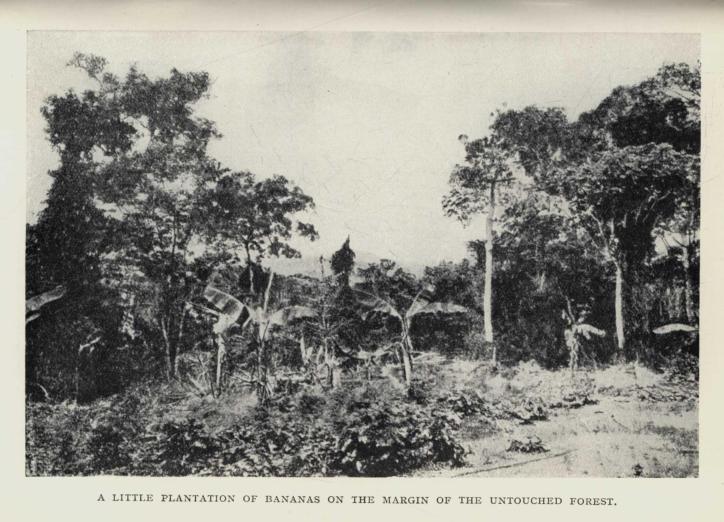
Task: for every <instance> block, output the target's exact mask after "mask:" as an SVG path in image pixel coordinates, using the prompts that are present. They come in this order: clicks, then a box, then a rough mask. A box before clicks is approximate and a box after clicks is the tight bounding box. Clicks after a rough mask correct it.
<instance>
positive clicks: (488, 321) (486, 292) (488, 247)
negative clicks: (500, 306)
mask: <svg viewBox="0 0 724 522" xmlns="http://www.w3.org/2000/svg"><path fill="white" fill-rule="evenodd" d="M494 213H495V185H494V184H493V185H491V187H490V208H489V209H488V216H487V219H486V222H485V236H486V237H485V281H484V283H485V284H484V287H483V332H484V335H485V342H486V343H488V344H489V345H490V346H492V348H493V354H492V360H493V363H495V362H496V353H495V344H493V340H494V339H493V240H494V231H493V219H494Z"/></svg>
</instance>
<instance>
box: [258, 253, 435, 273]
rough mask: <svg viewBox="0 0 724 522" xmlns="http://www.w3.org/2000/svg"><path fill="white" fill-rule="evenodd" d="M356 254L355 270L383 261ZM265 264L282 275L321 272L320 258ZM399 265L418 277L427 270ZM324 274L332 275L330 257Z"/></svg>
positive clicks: (327, 258)
mask: <svg viewBox="0 0 724 522" xmlns="http://www.w3.org/2000/svg"><path fill="white" fill-rule="evenodd" d="M355 253H356V258H355V268H360V267H365V266H368V265H370V264H372V263H377V262H379V261H380V259H382V258H381V257H380V256H376V255H375V254H371V253H369V252H355ZM264 264H265V265H266V266H268V267H271V268H272V269H273V270H274V271H275V272H277V273H279V274H282V275H296V274H301V275H306V276H314V277H319V276H320V272H321V267H320V264H319V257H300V258H294V259H287V258H269V259H266V260H265V261H264ZM398 265H399V266H401V267H402V268H404V269H405V270H407V271H408V272H412V273H413V274H415V275H418V276H419V275H422V273H423V271H424V270H425V265H423V264H419V263H398ZM324 273H325V274H331V273H332V269H331V268H330V266H329V256H325V258H324Z"/></svg>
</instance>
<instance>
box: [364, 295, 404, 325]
mask: <svg viewBox="0 0 724 522" xmlns="http://www.w3.org/2000/svg"><path fill="white" fill-rule="evenodd" d="M359 302H360V303H361V304H362V305H363V306H365V307H366V308H368V310H367V311H366V312H365V313H364V314H363V315H362V317H363V319H367V318H368V317H369V316H371V315H374V314H385V315H391V316H393V317H397V318H399V319H401V316H400V312H398V311H397V309H396V308H395V307H394V306H393V305H392V304H391V303H388V302H387V301H385V300H384V299H382V298H380V297H376V296H373V295H369V294H365V295H364V298H363V299H360V301H359Z"/></svg>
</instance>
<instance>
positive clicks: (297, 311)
mask: <svg viewBox="0 0 724 522" xmlns="http://www.w3.org/2000/svg"><path fill="white" fill-rule="evenodd" d="M313 317H317V312H316V311H315V310H314V309H312V308H309V307H308V306H287V307H285V308H282V309H281V310H277V311H276V312H274V313H272V314H271V315H270V316H269V324H270V325H278V326H286V325H288V324H289V323H291V322H292V321H296V320H297V319H311V318H313Z"/></svg>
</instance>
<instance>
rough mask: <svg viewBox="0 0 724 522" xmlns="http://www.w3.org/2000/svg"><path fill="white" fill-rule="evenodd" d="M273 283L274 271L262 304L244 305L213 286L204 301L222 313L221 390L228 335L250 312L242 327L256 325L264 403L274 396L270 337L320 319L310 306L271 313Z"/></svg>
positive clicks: (260, 392)
mask: <svg viewBox="0 0 724 522" xmlns="http://www.w3.org/2000/svg"><path fill="white" fill-rule="evenodd" d="M273 280H274V272H271V271H270V272H269V278H268V281H267V287H266V290H265V292H264V298H263V302H262V304H261V305H250V304H244V303H242V302H241V301H239V300H238V299H237V298H235V297H234V296H232V295H231V294H228V293H226V292H224V291H222V290H219V289H218V288H215V287H214V286H211V285H207V286H206V288H205V289H204V298H206V300H208V301H209V302H210V303H211V304H212V305H214V307H215V308H216V309H217V310H218V312H216V315H217V316H218V319H217V321H216V323H215V324H214V327H213V330H214V334H216V339H217V347H218V354H217V370H216V380H217V388H218V386H219V384H220V375H221V364H222V362H221V361H222V359H223V355H224V354H225V352H226V349H225V342H224V335H225V334H226V333H227V332H228V331H229V330H231V328H232V327H233V326H234V325H235V324H237V321H238V319H239V317H240V316H241V313H242V311H246V314H247V317H246V319H245V321H244V323H243V325H242V328H244V327H245V326H246V325H247V324H249V323H252V324H253V325H254V326H255V341H256V350H257V353H256V358H257V361H256V378H255V384H256V390H257V395H258V396H259V400H260V402H261V403H265V402H266V401H267V400H268V399H269V397H270V396H271V393H272V386H271V384H270V381H269V364H268V361H267V359H268V356H267V345H268V337H269V334H270V333H271V331H272V329H273V328H275V327H277V326H286V325H288V324H290V323H292V322H293V321H295V320H298V319H302V318H311V317H315V316H316V312H315V311H314V310H313V309H311V308H309V307H306V306H287V307H283V308H280V309H277V310H270V308H269V295H270V292H271V287H272V282H273Z"/></svg>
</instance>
